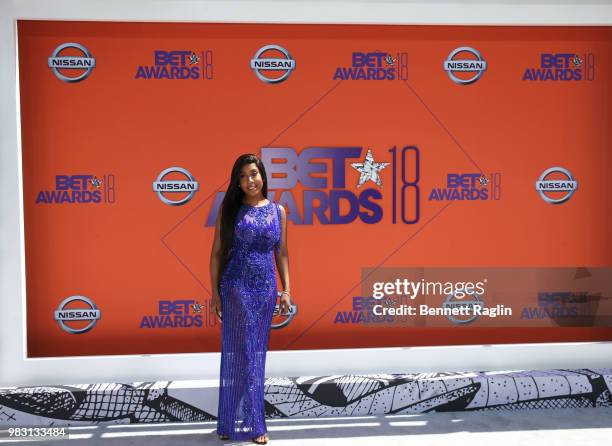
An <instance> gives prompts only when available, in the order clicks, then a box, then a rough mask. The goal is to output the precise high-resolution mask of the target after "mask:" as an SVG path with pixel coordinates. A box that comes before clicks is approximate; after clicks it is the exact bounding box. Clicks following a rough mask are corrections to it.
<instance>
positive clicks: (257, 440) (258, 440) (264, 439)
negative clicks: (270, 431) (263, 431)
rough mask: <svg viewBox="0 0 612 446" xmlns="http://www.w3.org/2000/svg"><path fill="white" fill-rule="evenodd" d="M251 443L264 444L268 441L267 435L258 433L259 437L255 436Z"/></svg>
mask: <svg viewBox="0 0 612 446" xmlns="http://www.w3.org/2000/svg"><path fill="white" fill-rule="evenodd" d="M253 443H255V444H266V443H268V436H267V435H260V436H259V437H255V438H253Z"/></svg>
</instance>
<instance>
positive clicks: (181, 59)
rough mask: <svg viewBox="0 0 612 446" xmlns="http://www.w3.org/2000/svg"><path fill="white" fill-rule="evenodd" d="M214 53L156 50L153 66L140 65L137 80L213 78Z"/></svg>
mask: <svg viewBox="0 0 612 446" xmlns="http://www.w3.org/2000/svg"><path fill="white" fill-rule="evenodd" d="M213 75H214V72H213V52H212V51H211V50H208V51H198V52H195V51H191V50H172V51H165V50H155V51H154V52H153V65H140V66H139V67H138V69H137V70H136V76H135V78H136V79H144V80H150V79H171V80H185V79H204V80H211V79H212V78H213Z"/></svg>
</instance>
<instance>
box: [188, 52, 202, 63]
mask: <svg viewBox="0 0 612 446" xmlns="http://www.w3.org/2000/svg"><path fill="white" fill-rule="evenodd" d="M199 61H200V56H198V55H197V54H196V53H191V56H189V65H195V64H197V63H198V62H199Z"/></svg>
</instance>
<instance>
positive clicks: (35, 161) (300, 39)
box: [18, 21, 612, 357]
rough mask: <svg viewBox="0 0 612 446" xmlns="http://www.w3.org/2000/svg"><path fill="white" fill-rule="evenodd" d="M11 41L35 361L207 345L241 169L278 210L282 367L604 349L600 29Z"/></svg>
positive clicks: (32, 26) (605, 222) (282, 29)
mask: <svg viewBox="0 0 612 446" xmlns="http://www.w3.org/2000/svg"><path fill="white" fill-rule="evenodd" d="M18 39H19V48H18V49H19V86H20V105H21V134H22V163H23V164H22V172H23V209H24V222H25V223H24V224H25V228H24V229H25V262H26V265H25V266H26V299H27V346H28V356H29V357H53V356H80V355H115V354H117V355H121V354H157V353H194V352H215V351H219V348H220V328H221V327H220V324H219V323H218V322H216V320H215V318H214V317H213V316H212V315H211V313H210V310H209V302H210V296H211V284H210V279H209V256H210V249H211V244H212V239H213V231H214V221H215V218H216V216H217V212H218V210H219V206H220V203H221V200H222V199H223V195H224V191H225V190H226V188H227V181H228V178H229V174H230V169H231V167H232V164H233V162H234V160H235V159H236V157H237V156H238V155H240V154H242V153H249V152H251V153H256V154H258V155H259V156H260V157H261V158H262V160H263V162H264V164H265V166H266V170H267V173H268V180H269V183H268V190H269V192H268V198H270V199H271V200H273V201H276V202H278V203H280V204H282V205H283V206H284V207H285V209H286V210H287V216H288V237H289V254H290V272H291V290H292V295H293V300H294V303H295V304H296V308H295V309H293V310H292V312H291V313H290V314H289V315H275V316H274V318H273V328H274V330H273V332H272V335H271V341H270V349H272V350H300V349H327V348H358V347H394V346H417V345H457V344H482V343H486V344H494V343H519V342H565V341H603V340H612V303H611V302H612V299H611V296H612V280H611V279H610V277H612V274H611V273H612V270H611V267H612V250H611V249H610V247H611V246H612V231H610V226H609V221H610V220H611V218H612V198H611V196H610V194H609V193H608V192H607V191H609V189H610V188H609V170H610V165H611V164H612V163H611V162H612V151H611V150H610V147H611V143H612V136H611V133H610V129H609V128H610V122H611V116H610V104H611V103H612V101H611V99H612V97H611V95H612V89H611V88H610V87H611V81H610V80H611V79H612V76H611V75H610V54H611V43H612V30H611V29H610V27H477V26H472V27H470V26H369V25H359V26H352V25H351V26H347V25H340V26H336V25H266V24H258V25H255V24H204V23H202V24H194V23H181V24H170V23H164V24H162V23H114V22H104V23H102V22H60V21H19V22H18ZM279 284H280V281H279Z"/></svg>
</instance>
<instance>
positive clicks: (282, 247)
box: [275, 205, 291, 312]
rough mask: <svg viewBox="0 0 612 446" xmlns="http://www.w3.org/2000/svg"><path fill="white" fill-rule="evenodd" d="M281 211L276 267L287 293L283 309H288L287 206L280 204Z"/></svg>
mask: <svg viewBox="0 0 612 446" xmlns="http://www.w3.org/2000/svg"><path fill="white" fill-rule="evenodd" d="M278 207H279V209H280V212H281V239H280V241H279V244H278V247H277V249H276V250H275V258H276V268H277V269H278V274H279V276H280V280H281V283H282V285H283V290H284V291H285V293H284V294H283V295H282V296H281V311H285V312H286V311H287V310H288V309H289V305H291V295H290V292H291V285H290V281H289V248H288V246H287V213H286V212H285V208H284V207H282V206H281V205H278Z"/></svg>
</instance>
